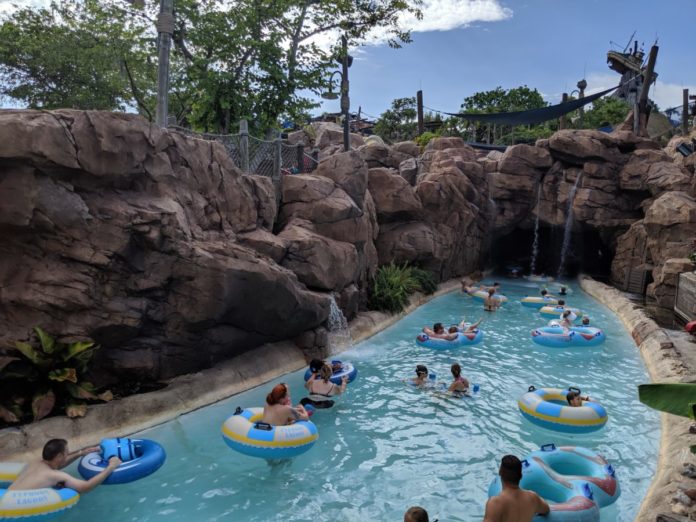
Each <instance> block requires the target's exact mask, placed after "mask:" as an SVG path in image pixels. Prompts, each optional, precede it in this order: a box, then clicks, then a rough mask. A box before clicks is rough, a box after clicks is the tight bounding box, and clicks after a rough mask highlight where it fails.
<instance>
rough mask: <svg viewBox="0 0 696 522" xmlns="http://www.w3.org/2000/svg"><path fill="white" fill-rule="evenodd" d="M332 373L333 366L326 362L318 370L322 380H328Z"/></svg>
mask: <svg viewBox="0 0 696 522" xmlns="http://www.w3.org/2000/svg"><path fill="white" fill-rule="evenodd" d="M332 375H333V368H332V367H331V366H329V365H328V364H324V365H323V366H322V367H321V370H319V376H320V377H321V378H322V379H323V380H324V382H329V379H330V378H331V376H332Z"/></svg>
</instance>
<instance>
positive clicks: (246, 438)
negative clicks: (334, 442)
mask: <svg viewBox="0 0 696 522" xmlns="http://www.w3.org/2000/svg"><path fill="white" fill-rule="evenodd" d="M262 418H263V408H246V409H244V410H242V409H241V408H237V411H235V413H234V415H232V416H231V417H229V418H228V419H227V420H226V421H225V423H224V424H223V425H222V438H223V439H224V440H225V443H226V444H227V445H228V446H229V447H230V448H232V449H233V450H235V451H238V452H239V453H242V454H244V455H249V456H250V457H259V458H263V459H288V458H292V457H297V456H298V455H301V454H302V453H304V452H306V451H309V449H311V447H312V446H314V443H315V442H316V441H317V439H318V438H319V432H318V431H317V427H316V426H315V425H314V423H313V422H312V421H297V422H296V423H294V424H290V425H289V426H271V425H270V424H266V423H265V422H261V419H262Z"/></svg>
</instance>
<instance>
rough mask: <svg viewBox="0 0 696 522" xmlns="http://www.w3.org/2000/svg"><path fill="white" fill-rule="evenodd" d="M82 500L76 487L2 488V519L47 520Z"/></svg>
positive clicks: (0, 507) (0, 513) (0, 517)
mask: <svg viewBox="0 0 696 522" xmlns="http://www.w3.org/2000/svg"><path fill="white" fill-rule="evenodd" d="M78 500H80V494H79V493H78V492H77V491H75V490H74V489H69V488H61V489H53V488H42V489H25V490H19V491H15V490H12V491H8V490H6V489H0V520H10V519H11V520H15V519H20V518H21V519H22V520H31V521H33V520H37V521H38V520H47V519H49V518H52V517H53V516H55V515H57V514H58V513H60V512H61V511H65V510H66V509H70V508H71V507H73V506H74V505H75V504H77V501H78Z"/></svg>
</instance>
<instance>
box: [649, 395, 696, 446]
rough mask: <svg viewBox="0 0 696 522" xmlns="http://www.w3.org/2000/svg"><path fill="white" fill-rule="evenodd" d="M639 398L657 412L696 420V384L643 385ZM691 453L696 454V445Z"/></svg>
mask: <svg viewBox="0 0 696 522" xmlns="http://www.w3.org/2000/svg"><path fill="white" fill-rule="evenodd" d="M638 398H639V399H640V402H642V403H643V404H645V405H647V406H650V407H651V408H653V409H655V410H659V411H664V412H666V413H671V414H672V415H679V416H680V417H688V418H691V419H696V383H662V384H641V385H639V386H638ZM691 452H692V453H696V445H694V446H691Z"/></svg>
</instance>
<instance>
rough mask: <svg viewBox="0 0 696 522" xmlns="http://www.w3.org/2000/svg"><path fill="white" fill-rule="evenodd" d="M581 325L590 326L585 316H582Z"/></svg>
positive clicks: (588, 319)
mask: <svg viewBox="0 0 696 522" xmlns="http://www.w3.org/2000/svg"><path fill="white" fill-rule="evenodd" d="M582 325H583V326H590V318H589V317H588V316H586V315H583V316H582Z"/></svg>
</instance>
